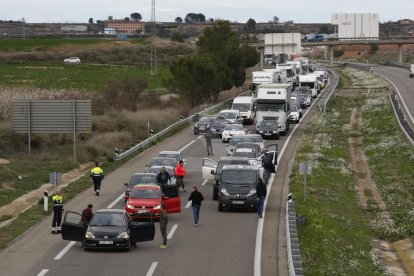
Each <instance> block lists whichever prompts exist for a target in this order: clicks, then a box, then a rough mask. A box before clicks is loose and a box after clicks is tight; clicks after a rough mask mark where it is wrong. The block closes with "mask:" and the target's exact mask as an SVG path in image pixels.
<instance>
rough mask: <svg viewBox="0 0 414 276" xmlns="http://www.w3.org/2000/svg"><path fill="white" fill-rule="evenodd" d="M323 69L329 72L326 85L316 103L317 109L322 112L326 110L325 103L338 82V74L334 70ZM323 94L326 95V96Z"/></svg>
mask: <svg viewBox="0 0 414 276" xmlns="http://www.w3.org/2000/svg"><path fill="white" fill-rule="evenodd" d="M325 69H326V70H327V71H328V72H329V74H330V77H329V78H328V85H327V87H325V88H324V90H323V92H322V93H321V95H320V96H321V100H320V101H319V103H318V107H319V110H320V111H323V112H325V111H326V104H327V103H328V101H329V99H330V98H331V95H332V93H333V92H334V91H335V89H336V87H337V86H338V82H339V75H338V74H337V73H336V72H335V71H334V70H331V69H329V68H325ZM325 95H327V96H326V98H325Z"/></svg>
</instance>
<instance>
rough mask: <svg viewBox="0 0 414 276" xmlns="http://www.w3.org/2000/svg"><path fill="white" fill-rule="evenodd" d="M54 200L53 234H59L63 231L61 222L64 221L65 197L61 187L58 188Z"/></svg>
mask: <svg viewBox="0 0 414 276" xmlns="http://www.w3.org/2000/svg"><path fill="white" fill-rule="evenodd" d="M52 202H53V222H52V234H58V233H60V232H61V229H60V224H61V223H62V212H63V197H62V193H61V191H60V189H57V190H56V193H55V194H54V195H53V197H52Z"/></svg>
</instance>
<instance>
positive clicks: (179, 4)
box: [0, 0, 414, 23]
mask: <svg viewBox="0 0 414 276" xmlns="http://www.w3.org/2000/svg"><path fill="white" fill-rule="evenodd" d="M155 5H156V15H155V17H156V21H165V22H166V21H170V22H172V21H174V20H175V18H176V17H178V16H179V17H181V18H183V19H184V17H185V16H186V15H187V14H188V13H202V14H204V15H205V17H206V19H208V18H214V19H227V20H230V21H237V22H239V23H245V22H247V20H248V19H249V18H253V19H254V20H255V21H256V22H258V23H259V22H268V21H271V20H272V18H273V16H278V17H279V19H280V21H287V20H293V21H294V22H296V23H330V22H331V14H332V13H378V14H379V19H380V22H385V21H389V20H392V21H396V20H399V19H405V18H409V19H414V0H393V1H391V0H341V1H335V0H317V1H312V0H296V1H286V0H285V1H281V0H216V1H215V0H207V1H206V0H174V1H171V0H170V1H168V0H166V1H161V0H155ZM134 12H138V13H140V14H141V15H142V17H143V21H150V19H151V0H136V1H132V0H116V1H113V0H112V1H110V0H0V20H16V21H17V20H19V19H21V18H25V19H26V22H27V23H87V22H88V20H89V18H91V17H92V18H93V19H94V21H96V20H106V19H107V18H108V16H110V15H111V16H113V18H114V19H123V18H125V17H129V16H130V14H131V13H134Z"/></svg>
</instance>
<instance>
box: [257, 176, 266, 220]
mask: <svg viewBox="0 0 414 276" xmlns="http://www.w3.org/2000/svg"><path fill="white" fill-rule="evenodd" d="M256 195H257V198H258V199H259V202H258V203H257V214H258V215H259V218H262V217H263V216H262V214H263V205H264V202H265V199H266V196H267V188H266V185H265V184H264V183H263V180H262V179H261V178H259V179H258V181H257V185H256Z"/></svg>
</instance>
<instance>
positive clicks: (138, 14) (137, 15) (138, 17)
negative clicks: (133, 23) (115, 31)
mask: <svg viewBox="0 0 414 276" xmlns="http://www.w3.org/2000/svg"><path fill="white" fill-rule="evenodd" d="M130 17H131V19H133V20H137V21H140V20H141V19H142V16H141V14H140V13H137V12H134V13H131V14H130Z"/></svg>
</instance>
